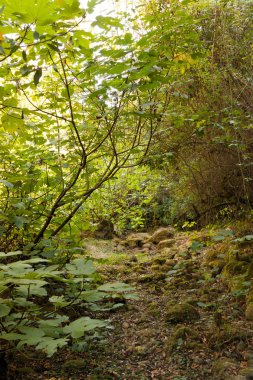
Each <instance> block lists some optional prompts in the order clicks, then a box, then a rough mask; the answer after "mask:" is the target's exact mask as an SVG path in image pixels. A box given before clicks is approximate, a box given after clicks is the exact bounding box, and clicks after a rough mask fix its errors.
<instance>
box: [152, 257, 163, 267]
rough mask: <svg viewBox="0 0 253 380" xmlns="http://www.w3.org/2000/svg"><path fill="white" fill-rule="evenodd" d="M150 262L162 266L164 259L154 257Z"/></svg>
mask: <svg viewBox="0 0 253 380" xmlns="http://www.w3.org/2000/svg"><path fill="white" fill-rule="evenodd" d="M152 261H153V263H154V264H158V265H163V264H165V263H166V257H164V256H158V257H155V258H154V259H153V260H152Z"/></svg>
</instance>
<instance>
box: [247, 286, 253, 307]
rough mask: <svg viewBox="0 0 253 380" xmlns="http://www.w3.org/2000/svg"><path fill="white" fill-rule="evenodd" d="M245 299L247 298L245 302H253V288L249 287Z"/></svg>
mask: <svg viewBox="0 0 253 380" xmlns="http://www.w3.org/2000/svg"><path fill="white" fill-rule="evenodd" d="M246 300H247V304H248V303H251V302H252V303H253V289H250V291H249V292H248V294H247V296H246Z"/></svg>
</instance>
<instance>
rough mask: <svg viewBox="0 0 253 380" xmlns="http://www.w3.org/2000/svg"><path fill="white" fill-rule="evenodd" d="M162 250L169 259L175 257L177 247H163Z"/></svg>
mask: <svg viewBox="0 0 253 380" xmlns="http://www.w3.org/2000/svg"><path fill="white" fill-rule="evenodd" d="M160 252H161V254H162V255H163V256H164V257H166V258H167V259H174V257H175V254H176V253H177V249H171V248H163V249H162V250H161V251H160Z"/></svg>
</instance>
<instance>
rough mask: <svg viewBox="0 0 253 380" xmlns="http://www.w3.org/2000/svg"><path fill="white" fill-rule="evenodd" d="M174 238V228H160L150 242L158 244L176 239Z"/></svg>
mask: <svg viewBox="0 0 253 380" xmlns="http://www.w3.org/2000/svg"><path fill="white" fill-rule="evenodd" d="M174 236H175V229H174V228H172V227H166V228H159V229H158V230H157V231H155V232H154V233H153V235H152V236H151V239H150V240H151V241H152V242H153V243H154V244H158V243H159V242H160V241H162V240H167V239H171V238H174Z"/></svg>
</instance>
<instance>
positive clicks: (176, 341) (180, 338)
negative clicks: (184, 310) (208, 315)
mask: <svg viewBox="0 0 253 380" xmlns="http://www.w3.org/2000/svg"><path fill="white" fill-rule="evenodd" d="M188 339H193V340H194V339H198V333H197V332H196V331H195V330H193V329H192V328H189V327H187V326H178V327H177V328H176V330H175V331H174V332H173V334H172V336H171V338H170V339H169V341H168V344H167V349H168V351H169V352H172V351H173V350H175V349H177V348H178V347H179V346H180V345H182V343H185V342H186V340H188Z"/></svg>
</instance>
